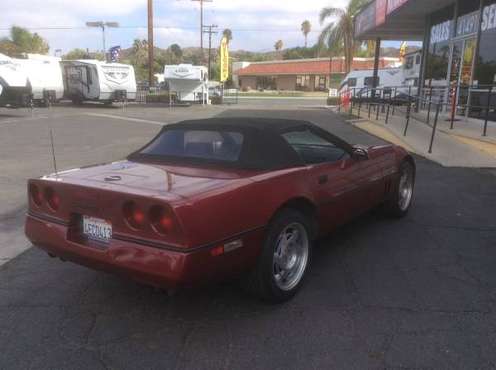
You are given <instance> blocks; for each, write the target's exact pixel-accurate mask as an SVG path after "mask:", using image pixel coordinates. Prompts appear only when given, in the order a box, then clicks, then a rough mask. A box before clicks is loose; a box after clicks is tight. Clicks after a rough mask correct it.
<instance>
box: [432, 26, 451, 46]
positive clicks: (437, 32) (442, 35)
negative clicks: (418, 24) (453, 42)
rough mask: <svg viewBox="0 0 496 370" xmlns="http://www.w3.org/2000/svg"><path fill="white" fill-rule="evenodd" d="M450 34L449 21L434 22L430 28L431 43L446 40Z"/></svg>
mask: <svg viewBox="0 0 496 370" xmlns="http://www.w3.org/2000/svg"><path fill="white" fill-rule="evenodd" d="M450 35H451V21H446V22H443V23H440V24H436V25H435V26H433V27H432V28H431V44H436V43H438V42H443V41H448V40H449V39H450Z"/></svg>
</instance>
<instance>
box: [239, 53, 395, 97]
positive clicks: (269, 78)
mask: <svg viewBox="0 0 496 370" xmlns="http://www.w3.org/2000/svg"><path fill="white" fill-rule="evenodd" d="M398 65H399V58H388V57H384V58H380V59H379V61H378V66H379V68H392V67H395V66H398ZM373 68H374V58H354V59H353V64H352V69H370V70H372V69H373ZM345 71H346V66H345V61H344V58H342V57H336V58H332V63H331V59H330V58H314V59H297V60H280V61H269V62H252V63H249V62H237V63H234V65H233V77H234V78H233V80H234V83H235V84H236V85H237V87H239V88H241V89H243V90H255V89H256V90H261V89H267V90H291V91H298V90H300V91H326V90H327V89H328V88H329V87H330V86H332V85H338V84H339V83H340V82H341V80H342V79H343V77H344V75H345Z"/></svg>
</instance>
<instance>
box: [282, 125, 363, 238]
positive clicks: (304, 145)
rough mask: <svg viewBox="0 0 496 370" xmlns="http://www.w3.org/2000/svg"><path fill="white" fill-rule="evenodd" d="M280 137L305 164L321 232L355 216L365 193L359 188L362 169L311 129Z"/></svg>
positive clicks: (329, 141)
mask: <svg viewBox="0 0 496 370" xmlns="http://www.w3.org/2000/svg"><path fill="white" fill-rule="evenodd" d="M283 137H284V138H285V139H286V141H288V143H289V144H290V145H291V146H292V147H293V149H295V151H296V152H297V153H298V154H299V155H300V157H301V158H302V160H303V162H305V164H306V165H307V166H308V187H309V190H310V191H311V193H312V194H313V197H314V200H315V202H316V203H317V207H318V217H319V224H320V226H321V229H322V231H330V230H332V229H333V228H335V227H336V226H338V225H340V224H342V223H345V222H346V221H348V220H349V219H350V218H351V217H353V215H355V214H356V213H357V212H358V210H359V208H360V207H361V205H362V204H363V202H364V201H365V199H364V197H366V194H365V193H363V192H361V191H359V190H360V189H361V187H362V185H363V184H361V183H360V181H362V182H363V181H364V179H363V171H362V170H361V166H360V163H359V160H358V159H357V158H352V153H351V147H350V148H349V149H348V148H344V147H341V146H340V145H339V143H336V142H332V141H331V140H329V139H328V138H326V137H325V136H322V135H320V134H319V132H314V131H312V130H295V131H290V132H287V133H284V134H283Z"/></svg>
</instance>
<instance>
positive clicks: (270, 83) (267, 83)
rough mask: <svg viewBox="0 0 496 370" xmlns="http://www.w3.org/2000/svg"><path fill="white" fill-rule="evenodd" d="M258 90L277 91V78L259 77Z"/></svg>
mask: <svg viewBox="0 0 496 370" xmlns="http://www.w3.org/2000/svg"><path fill="white" fill-rule="evenodd" d="M257 90H277V83H276V78H275V77H273V76H261V77H257Z"/></svg>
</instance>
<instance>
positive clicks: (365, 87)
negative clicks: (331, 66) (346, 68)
mask: <svg viewBox="0 0 496 370" xmlns="http://www.w3.org/2000/svg"><path fill="white" fill-rule="evenodd" d="M377 77H378V79H379V81H378V83H377V86H376V87H377V88H378V89H381V88H384V87H397V86H402V85H403V81H404V77H403V68H386V69H379V71H378V74H377ZM373 82H374V71H373V70H372V69H367V70H357V71H351V72H350V73H348V74H347V75H346V77H345V78H344V80H343V82H341V86H340V88H339V93H340V94H342V93H344V92H345V91H350V90H351V91H352V94H353V93H354V94H355V95H359V94H360V95H362V96H364V97H365V96H367V94H370V89H371V88H372V87H373Z"/></svg>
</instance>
